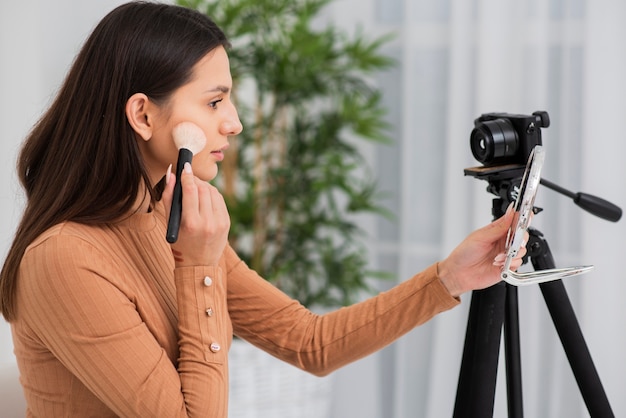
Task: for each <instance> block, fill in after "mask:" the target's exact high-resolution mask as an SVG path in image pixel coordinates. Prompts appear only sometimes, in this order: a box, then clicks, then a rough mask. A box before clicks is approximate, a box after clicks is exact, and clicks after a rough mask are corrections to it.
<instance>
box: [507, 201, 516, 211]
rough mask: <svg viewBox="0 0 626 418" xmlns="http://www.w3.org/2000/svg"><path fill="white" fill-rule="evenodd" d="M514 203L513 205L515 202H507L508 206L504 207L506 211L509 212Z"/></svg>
mask: <svg viewBox="0 0 626 418" xmlns="http://www.w3.org/2000/svg"><path fill="white" fill-rule="evenodd" d="M514 205H515V202H511V203H509V207H507V208H506V211H507V213H508V212H510V211H511V210H512V209H513V206H514Z"/></svg>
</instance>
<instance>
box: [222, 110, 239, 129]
mask: <svg viewBox="0 0 626 418" xmlns="http://www.w3.org/2000/svg"><path fill="white" fill-rule="evenodd" d="M221 129H222V134H224V135H237V134H240V133H241V131H243V125H242V124H241V121H240V120H239V114H238V113H237V109H236V108H235V106H232V108H231V111H230V112H228V115H227V116H226V117H225V118H224V120H223V121H222V126H221Z"/></svg>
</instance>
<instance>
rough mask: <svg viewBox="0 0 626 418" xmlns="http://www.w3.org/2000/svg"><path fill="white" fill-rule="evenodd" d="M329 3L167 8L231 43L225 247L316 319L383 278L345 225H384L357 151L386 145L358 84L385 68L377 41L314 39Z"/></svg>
mask: <svg viewBox="0 0 626 418" xmlns="http://www.w3.org/2000/svg"><path fill="white" fill-rule="evenodd" d="M330 1H331V0H217V1H216V0H178V3H179V4H180V5H183V6H186V7H190V8H194V9H197V10H199V11H201V12H202V13H205V14H206V15H208V16H209V17H211V18H212V19H213V20H214V21H215V22H216V23H217V24H218V25H219V26H220V27H221V28H222V29H223V30H224V31H225V33H226V34H227V36H228V37H229V39H230V41H231V43H232V45H233V47H232V48H231V49H230V50H229V57H230V64H231V72H232V75H233V83H234V88H233V95H234V100H235V104H236V106H237V108H238V110H239V116H240V118H241V120H242V123H243V126H244V130H243V132H242V133H241V134H240V135H238V137H237V138H235V139H234V140H233V141H231V147H230V149H229V152H228V154H227V155H226V158H225V160H224V161H223V162H222V165H221V169H220V174H219V175H218V177H217V179H216V182H218V186H219V188H220V191H221V192H222V194H223V195H224V197H225V199H226V203H227V206H228V210H229V213H230V215H231V232H230V236H229V239H230V242H231V245H233V247H234V248H235V249H236V251H237V252H238V254H239V255H240V256H241V257H242V258H243V259H244V260H245V261H246V262H247V263H248V265H250V266H251V267H252V268H253V269H254V270H256V271H257V272H259V274H260V275H261V276H262V277H265V278H266V279H267V280H269V281H271V282H272V283H274V284H275V285H276V286H278V287H279V288H281V289H282V290H283V291H285V292H286V293H287V294H289V295H290V296H292V297H294V298H296V299H298V300H299V301H300V302H301V303H302V304H304V305H305V306H307V307H309V308H321V309H325V308H333V307H338V306H341V305H346V304H350V303H353V302H354V301H356V300H357V299H358V298H359V297H361V296H362V294H363V292H370V291H371V288H370V283H371V279H378V278H382V277H386V275H385V274H384V273H381V272H377V271H372V270H370V269H369V267H368V257H367V254H366V251H365V249H364V245H363V244H362V241H361V240H362V238H363V234H364V232H363V230H362V229H361V228H360V227H359V226H358V224H357V223H356V221H355V220H354V216H353V215H355V214H359V213H367V212H369V213H376V214H380V215H382V216H388V213H387V212H386V211H385V209H384V208H383V207H382V206H381V205H380V204H379V203H378V198H379V197H380V195H379V192H378V191H377V187H376V182H375V181H374V180H372V179H371V177H370V176H369V172H368V167H367V164H366V162H365V161H364V159H363V157H362V155H361V154H360V151H359V145H358V144H359V141H379V142H386V141H389V138H388V136H387V132H386V129H387V124H386V122H385V119H384V118H385V111H384V109H383V107H382V104H381V94H380V92H379V91H378V90H377V89H376V88H375V87H373V86H372V84H371V83H369V77H370V76H371V75H372V74H374V73H375V72H377V71H381V70H383V69H385V68H388V67H389V66H390V65H392V64H393V63H392V61H391V60H390V59H389V58H387V57H385V56H384V55H382V54H381V53H380V52H379V50H380V47H381V46H382V45H383V44H384V43H385V42H387V41H388V40H389V39H390V38H389V37H388V36H385V37H380V38H376V39H373V40H368V39H366V37H365V36H364V35H363V34H362V33H357V34H356V35H354V36H352V37H350V36H348V35H347V34H346V33H344V32H342V31H341V30H339V29H338V28H337V27H336V26H334V25H332V24H329V25H327V26H326V27H325V28H323V29H316V28H315V25H314V23H315V22H314V19H315V18H316V17H318V14H319V12H320V10H321V9H322V8H323V7H324V6H326V5H327V4H328V3H329V2H330ZM281 416H283V415H281ZM284 416H286V415H284Z"/></svg>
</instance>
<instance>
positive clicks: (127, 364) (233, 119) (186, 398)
mask: <svg viewBox="0 0 626 418" xmlns="http://www.w3.org/2000/svg"><path fill="white" fill-rule="evenodd" d="M227 47H228V41H227V39H226V37H225V36H224V34H223V33H222V31H221V30H220V29H219V28H218V27H217V26H216V25H215V24H214V23H213V22H212V21H210V20H209V19H208V18H207V17H206V16H204V15H202V14H200V13H198V12H196V11H192V10H190V9H186V8H182V7H178V6H172V5H165V4H154V3H143V2H134V3H128V4H125V5H122V6H120V7H118V8H116V9H115V10H113V11H112V12H111V13H110V14H109V15H107V16H106V17H105V18H104V19H103V20H102V21H101V22H100V24H99V25H98V26H97V27H96V28H95V30H94V32H93V33H92V34H91V36H90V37H89V38H88V40H87V42H86V43H85V45H84V46H83V48H82V50H81V51H80V53H79V55H78V56H77V58H76V61H75V63H74V64H73V66H72V68H71V69H70V72H69V74H68V76H67V79H66V80H65V83H64V84H63V86H62V88H61V89H60V91H59V93H58V95H57V97H56V99H55V101H54V102H53V103H52V105H51V107H50V109H49V110H48V111H47V112H46V113H45V114H44V115H43V117H42V118H41V120H40V121H39V122H38V123H37V124H36V125H35V127H34V129H33V130H32V132H31V133H30V134H29V136H28V138H27V139H26V142H25V144H24V146H23V148H22V150H21V154H20V157H19V162H18V170H19V174H20V179H21V182H22V185H23V187H24V188H25V190H26V195H27V205H26V208H25V212H24V214H23V218H22V220H21V222H20V224H19V226H18V229H17V233H16V236H15V239H14V241H13V244H12V246H11V248H10V251H9V253H8V256H7V259H6V262H5V264H4V267H3V270H2V274H1V276H0V311H1V312H2V314H3V315H4V317H5V318H6V319H7V320H8V321H9V322H10V323H11V329H12V333H13V342H14V345H15V354H16V357H17V360H18V365H19V368H20V373H21V383H22V385H23V387H24V392H25V396H26V399H27V403H28V415H29V416H70V415H71V416H98V417H107V416H139V417H148V416H150V417H157V416H163V417H174V416H198V417H224V416H226V415H227V400H228V359H227V353H228V348H229V346H230V342H231V338H232V335H233V334H235V335H238V336H239V337H241V338H243V339H245V340H247V341H249V342H251V343H252V344H254V345H256V346H258V347H259V348H261V349H263V350H265V351H267V352H269V353H271V354H273V355H275V356H277V357H279V358H281V359H282V360H284V361H287V362H289V363H291V364H293V365H294V366H297V367H300V368H302V369H304V370H307V371H309V372H311V373H314V374H317V375H325V374H327V373H330V372H331V371H333V370H335V369H337V368H338V367H341V366H343V365H345V364H347V363H349V362H352V361H355V360H357V359H359V358H362V357H363V356H366V355H368V354H370V353H372V352H374V351H376V350H378V349H380V348H382V347H384V346H386V345H388V344H390V343H391V342H393V341H394V340H396V339H397V338H398V337H400V336H401V335H403V334H405V333H406V332H408V331H409V330H411V329H412V328H414V327H416V326H417V325H419V324H421V323H423V322H425V321H427V320H429V319H430V318H432V317H433V316H434V315H436V314H437V313H439V312H441V311H444V310H447V309H450V308H452V307H454V306H456V305H457V304H458V303H459V298H458V297H459V295H461V294H462V293H464V292H466V291H470V290H473V289H480V288H485V287H488V286H491V285H493V284H495V283H497V282H498V281H499V271H500V267H499V266H500V265H501V260H502V256H501V255H499V256H498V254H499V252H500V250H501V249H502V248H504V241H505V237H506V233H507V230H508V225H509V224H510V223H511V220H512V216H513V215H512V212H511V211H508V212H507V214H506V215H505V216H503V217H502V218H500V219H499V220H497V221H495V222H493V223H491V224H490V225H487V226H486V227H484V228H482V229H479V230H477V231H475V232H474V233H472V234H471V235H470V236H469V237H468V238H466V239H465V240H464V241H463V242H462V243H461V244H460V245H459V246H458V247H457V248H456V249H455V250H454V251H453V252H452V253H451V255H450V256H448V257H447V258H446V259H444V260H442V261H441V262H439V263H437V264H435V265H433V266H430V267H428V268H427V269H426V270H424V271H423V272H421V273H418V274H417V275H415V276H414V277H413V278H411V279H409V280H407V281H405V282H403V283H402V284H400V285H398V286H396V287H395V288H394V289H392V290H390V291H388V292H385V293H381V294H380V295H377V296H375V297H372V298H370V299H369V300H366V301H364V302H361V303H359V304H356V305H353V306H351V307H348V308H344V309H340V310H337V311H336V312H332V313H329V314H326V315H323V316H319V315H315V314H313V313H311V312H310V311H308V310H307V309H305V308H304V307H303V306H301V305H300V304H299V303H298V302H297V301H294V300H292V299H290V298H288V297H287V296H286V295H284V294H283V293H281V292H280V291H279V290H277V289H276V288H275V287H273V286H272V285H271V284H269V283H268V282H267V281H265V280H264V279H262V278H260V277H259V276H258V275H257V274H256V273H255V272H253V271H251V270H250V269H248V267H247V266H246V265H245V264H244V263H243V262H242V261H241V260H240V259H239V258H238V257H237V255H236V254H235V253H234V251H233V249H232V248H230V247H229V246H228V244H227V235H228V230H229V226H230V221H229V216H228V212H227V209H226V206H225V204H224V200H223V199H222V197H221V195H220V193H219V192H218V191H217V190H216V189H215V188H214V187H213V186H211V185H209V184H208V183H207V181H208V180H211V179H213V178H214V177H215V175H216V173H217V163H218V162H219V161H221V159H222V158H223V152H224V151H225V150H226V148H227V147H228V138H229V136H233V135H237V134H238V133H239V132H241V130H242V126H241V123H240V121H239V118H238V116H237V112H236V109H235V107H234V105H233V103H232V102H231V88H232V80H231V75H230V70H229V63H228V55H227V53H226V49H227ZM181 122H193V123H195V124H196V125H198V126H199V127H200V128H201V129H202V131H203V133H204V135H205V136H206V145H205V147H204V149H203V150H202V151H201V152H199V153H198V154H197V155H195V156H194V159H193V168H192V167H191V165H189V164H187V165H186V166H185V170H184V171H183V173H182V175H181V180H180V181H181V185H182V188H183V211H182V221H181V226H180V233H179V237H178V240H177V241H176V243H174V244H172V245H170V244H168V243H167V242H166V240H165V231H166V220H167V219H168V215H169V208H170V206H171V202H172V195H173V189H174V184H175V183H176V181H177V179H176V178H175V176H173V175H172V174H171V166H172V163H175V162H176V158H177V154H178V150H177V147H176V145H175V144H174V141H173V138H172V131H173V129H174V127H176V126H178V124H179V123H181ZM523 254H524V250H522V251H520V254H519V255H518V259H517V260H516V262H515V266H516V267H518V266H519V265H520V264H521V258H520V257H521V256H522V255H523ZM494 257H495V259H496V261H495V262H494Z"/></svg>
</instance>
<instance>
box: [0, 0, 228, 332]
mask: <svg viewBox="0 0 626 418" xmlns="http://www.w3.org/2000/svg"><path fill="white" fill-rule="evenodd" d="M218 46H224V47H228V46H229V44H228V40H227V39H226V37H225V35H224V33H223V32H222V31H221V30H220V29H219V28H218V27H217V25H216V24H215V23H214V22H212V21H211V20H210V19H209V18H207V17H206V16H205V15H203V14H202V13H200V12H198V11H195V10H191V9H188V8H184V7H181V6H174V5H168V4H158V3H150V2H132V3H127V4H124V5H121V6H119V7H117V8H116V9H114V10H113V11H111V12H110V13H109V14H108V15H107V16H105V17H104V18H103V19H102V21H101V22H100V23H99V24H98V25H97V26H96V28H95V29H94V31H93V33H92V34H91V35H90V37H89V38H88V39H87V41H86V42H85V44H84V46H83V48H82V49H81V51H80V53H79V54H78V56H77V57H76V60H75V61H74V64H73V66H72V68H71V69H70V71H69V73H68V75H67V78H66V79H65V82H64V83H63V85H62V86H61V89H60V90H59V92H58V95H57V96H56V99H55V100H54V102H53V103H52V105H51V106H50V108H49V109H48V110H47V112H45V114H44V115H43V116H42V118H41V119H40V120H39V121H38V122H37V124H36V125H35V126H34V127H33V129H32V131H31V132H30V133H29V135H28V136H27V138H26V141H25V143H24V145H23V147H22V149H21V152H20V155H19V159H18V163H17V168H18V175H19V179H20V182H21V184H22V186H23V187H24V189H25V191H26V197H27V202H26V207H25V210H24V214H23V217H22V219H21V221H20V224H19V225H18V228H17V230H16V234H15V238H14V240H13V243H12V245H11V248H10V249H9V252H8V255H7V258H6V260H5V264H4V266H3V268H2V273H1V274H0V313H2V315H3V316H4V317H5V319H6V320H7V321H11V320H13V319H15V315H16V301H15V292H16V287H17V275H18V270H19V265H20V262H21V260H22V257H23V255H24V251H25V250H26V248H27V247H28V245H29V244H30V243H31V242H33V240H34V239H35V238H37V236H39V235H40V234H41V233H42V232H44V231H45V230H46V229H48V228H50V227H52V226H53V225H55V224H58V223H60V222H64V221H75V222H80V223H84V224H92V225H104V224H107V223H111V222H114V221H116V220H119V219H121V218H122V217H124V216H125V215H127V214H128V213H129V212H130V211H131V209H132V207H133V205H134V204H135V203H136V200H137V198H138V197H139V194H140V193H150V197H151V200H152V202H153V203H154V200H156V198H157V197H156V194H155V192H154V190H152V187H150V178H149V176H148V173H147V171H146V169H145V167H144V165H143V162H142V158H141V154H140V152H139V148H138V146H137V141H136V140H135V134H134V131H133V129H132V128H131V126H130V124H129V123H128V120H127V119H126V114H125V106H126V101H127V100H128V98H129V97H130V96H132V95H133V94H135V93H138V92H141V93H144V94H146V95H147V96H148V97H149V98H150V99H151V100H152V101H154V102H156V103H166V102H167V100H168V99H169V98H170V96H171V94H172V93H173V92H174V91H175V90H176V89H177V88H178V87H180V86H182V85H183V84H185V83H186V82H187V81H189V80H190V78H191V76H192V69H193V66H194V65H195V64H196V63H197V62H198V61H199V60H200V59H201V58H202V57H204V56H205V55H206V54H207V53H208V52H210V51H211V50H213V49H215V48H216V47H218ZM146 185H147V186H146Z"/></svg>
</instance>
